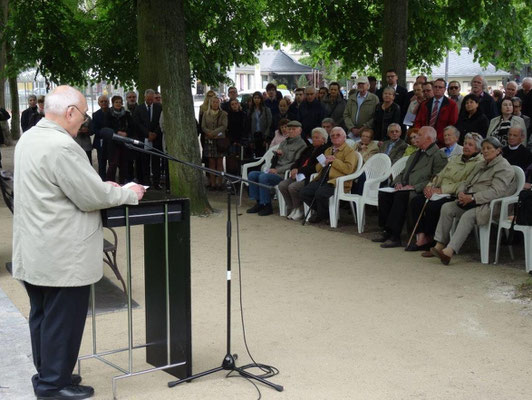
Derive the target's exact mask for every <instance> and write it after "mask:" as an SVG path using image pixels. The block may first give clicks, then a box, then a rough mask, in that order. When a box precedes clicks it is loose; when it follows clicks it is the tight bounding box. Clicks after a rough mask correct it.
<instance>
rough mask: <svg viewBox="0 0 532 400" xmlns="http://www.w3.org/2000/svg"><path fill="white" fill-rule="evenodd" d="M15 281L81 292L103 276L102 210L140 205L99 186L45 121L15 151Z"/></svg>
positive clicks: (65, 136)
mask: <svg viewBox="0 0 532 400" xmlns="http://www.w3.org/2000/svg"><path fill="white" fill-rule="evenodd" d="M14 163H15V177H14V185H13V187H14V191H15V193H14V216H13V276H14V277H15V278H16V279H21V280H23V281H26V282H28V283H31V284H33V285H38V286H60V287H62V286H85V285H90V284H92V283H94V282H97V281H99V280H100V279H101V277H102V274H103V261H102V260H103V257H102V251H103V229H102V219H101V216H100V209H103V208H109V207H114V206H118V205H121V204H138V200H137V195H136V194H135V192H133V191H132V190H129V189H123V188H117V187H113V186H111V185H109V184H107V183H104V182H102V180H101V179H100V177H99V176H98V174H97V173H96V171H95V170H94V168H92V166H91V165H90V164H89V162H88V159H87V155H86V154H85V151H83V149H82V148H81V147H80V146H79V145H78V144H77V143H76V142H75V141H74V139H73V138H72V136H70V134H69V133H68V132H67V131H66V130H64V129H63V128H62V127H60V126H59V125H57V124H56V123H54V122H52V121H49V120H47V119H45V118H43V119H41V121H39V123H38V124H37V125H36V126H35V127H33V128H31V129H30V130H29V131H27V132H26V134H24V135H23V136H22V137H21V139H20V140H19V142H18V144H17V146H16V148H15V159H14Z"/></svg>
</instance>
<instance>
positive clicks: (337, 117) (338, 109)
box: [321, 82, 347, 131]
mask: <svg viewBox="0 0 532 400" xmlns="http://www.w3.org/2000/svg"><path fill="white" fill-rule="evenodd" d="M321 104H322V105H323V108H324V109H325V117H329V118H332V119H333V120H334V123H335V124H336V126H340V127H342V128H343V129H344V130H345V131H347V127H346V126H345V124H344V110H345V104H346V101H345V99H344V98H343V96H342V93H341V92H340V84H339V83H338V82H331V84H330V85H329V94H327V95H326V96H325V98H324V99H323V100H322V102H321Z"/></svg>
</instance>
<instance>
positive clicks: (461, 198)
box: [458, 192, 473, 206]
mask: <svg viewBox="0 0 532 400" xmlns="http://www.w3.org/2000/svg"><path fill="white" fill-rule="evenodd" d="M472 201H473V195H472V194H466V193H464V192H460V193H458V203H460V204H462V205H463V206H465V205H466V204H469V203H471V202H472Z"/></svg>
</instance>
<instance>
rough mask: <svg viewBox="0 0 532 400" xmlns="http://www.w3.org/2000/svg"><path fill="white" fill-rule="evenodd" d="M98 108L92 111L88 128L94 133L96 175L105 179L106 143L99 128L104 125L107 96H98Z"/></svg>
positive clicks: (107, 102) (107, 111) (106, 111)
mask: <svg viewBox="0 0 532 400" xmlns="http://www.w3.org/2000/svg"><path fill="white" fill-rule="evenodd" d="M98 105H99V106H100V109H99V110H98V111H95V112H93V113H92V120H91V122H90V126H89V129H90V130H91V132H92V134H93V135H94V139H93V142H92V147H93V148H95V149H96V155H97V158H98V175H100V178H102V180H104V181H105V179H106V177H107V147H108V146H107V145H106V143H104V139H103V138H102V137H101V136H100V130H101V129H102V128H104V127H105V121H106V119H107V114H108V113H109V98H108V97H107V96H106V95H104V94H103V95H101V96H100V97H98Z"/></svg>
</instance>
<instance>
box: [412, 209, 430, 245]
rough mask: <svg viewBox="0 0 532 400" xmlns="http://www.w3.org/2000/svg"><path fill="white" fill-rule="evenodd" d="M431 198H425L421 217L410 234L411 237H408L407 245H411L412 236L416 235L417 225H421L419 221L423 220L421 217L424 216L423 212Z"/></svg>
mask: <svg viewBox="0 0 532 400" xmlns="http://www.w3.org/2000/svg"><path fill="white" fill-rule="evenodd" d="M429 201H430V199H426V200H425V204H423V208H422V209H421V212H420V213H419V217H417V221H416V225H415V226H414V230H413V231H412V234H411V235H410V239H408V243H407V245H406V247H408V246H410V242H412V238H413V237H414V234H415V233H416V229H417V226H418V225H419V221H421V217H422V216H423V212H424V211H425V207H427V204H428V202H429Z"/></svg>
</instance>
